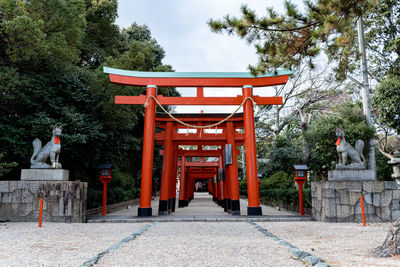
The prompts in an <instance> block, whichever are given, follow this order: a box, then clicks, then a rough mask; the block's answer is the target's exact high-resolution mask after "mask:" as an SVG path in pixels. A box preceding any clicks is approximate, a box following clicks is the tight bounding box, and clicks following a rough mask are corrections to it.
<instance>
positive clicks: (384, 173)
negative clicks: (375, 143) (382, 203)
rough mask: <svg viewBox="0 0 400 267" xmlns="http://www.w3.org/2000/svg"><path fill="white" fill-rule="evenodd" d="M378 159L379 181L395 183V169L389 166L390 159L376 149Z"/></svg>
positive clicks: (377, 171) (377, 172) (377, 173)
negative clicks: (393, 174) (393, 175)
mask: <svg viewBox="0 0 400 267" xmlns="http://www.w3.org/2000/svg"><path fill="white" fill-rule="evenodd" d="M375 157H376V175H377V177H376V178H377V180H378V181H394V178H393V177H392V173H393V168H392V166H390V165H389V164H388V158H387V157H385V156H384V155H382V153H381V152H380V151H379V150H378V149H375Z"/></svg>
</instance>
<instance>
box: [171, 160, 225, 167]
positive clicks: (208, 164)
mask: <svg viewBox="0 0 400 267" xmlns="http://www.w3.org/2000/svg"><path fill="white" fill-rule="evenodd" d="M178 166H181V162H180V161H179V162H178ZM185 166H186V167H219V163H218V161H217V162H187V161H186V163H185Z"/></svg>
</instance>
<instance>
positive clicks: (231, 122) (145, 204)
mask: <svg viewBox="0 0 400 267" xmlns="http://www.w3.org/2000/svg"><path fill="white" fill-rule="evenodd" d="M104 72H105V73H108V74H109V77H110V81H111V82H113V83H117V84H123V85H129V86H144V87H146V88H147V91H146V95H139V96H115V103H116V104H126V105H140V104H141V105H143V104H144V105H145V118H144V133H143V149H142V150H143V153H142V177H141V185H140V204H139V208H138V216H152V207H151V197H152V182H153V158H154V145H155V142H157V143H158V144H160V145H162V146H163V147H164V149H163V150H162V152H161V153H162V156H163V166H162V176H161V189H160V200H159V211H158V214H159V215H166V214H169V213H170V212H174V211H175V206H176V197H178V198H179V202H178V207H185V206H187V205H188V203H189V202H190V200H191V199H192V198H193V196H194V182H195V181H196V179H197V180H198V179H207V181H208V182H207V183H208V190H209V193H211V194H212V196H213V200H214V201H215V202H217V203H218V204H219V205H221V206H222V207H223V208H224V210H225V211H227V212H229V213H231V214H232V215H240V203H239V180H238V166H237V156H238V149H237V146H240V145H242V144H244V147H245V159H246V177H247V194H248V205H247V215H262V210H261V206H260V199H259V188H258V171H257V152H256V138H255V125H254V123H255V121H254V105H256V104H257V105H280V104H282V97H279V96H274V97H261V96H257V95H253V87H266V86H273V85H281V84H285V83H286V82H287V80H288V78H289V75H290V74H292V72H291V71H288V70H278V71H276V72H274V73H267V74H264V75H261V76H257V77H254V76H253V75H251V74H250V73H246V72H234V73H232V72H212V73H211V72H138V71H128V70H120V69H113V68H107V67H104ZM158 87H191V88H193V87H195V88H197V94H196V96H195V97H164V96H163V95H157V89H158ZM205 87H208V88H218V87H231V88H234V87H239V88H242V95H238V96H236V97H205V96H204V93H203V90H204V88H205ZM227 90H229V89H227ZM157 105H159V106H161V105H174V106H179V105H201V106H207V105H236V106H243V113H236V114H234V115H233V116H229V115H230V114H206V113H199V114H169V115H167V114H160V113H156V106H157ZM156 125H157V127H158V128H160V129H162V131H161V133H155V128H156ZM239 129H241V130H239ZM238 130H239V131H238ZM184 146H197V149H196V150H184V149H182V148H183V147H184ZM203 146H219V147H220V148H219V149H217V150H208V149H204V148H203ZM193 157H199V158H200V161H199V162H193V161H191V160H190V159H191V158H193ZM205 158H214V159H215V160H214V161H209V160H205ZM178 179H179V183H180V188H179V189H180V190H179V196H176V184H177V181H178Z"/></svg>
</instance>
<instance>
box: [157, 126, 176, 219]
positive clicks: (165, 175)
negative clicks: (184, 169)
mask: <svg viewBox="0 0 400 267" xmlns="http://www.w3.org/2000/svg"><path fill="white" fill-rule="evenodd" d="M173 126H174V124H173V123H172V122H167V127H166V132H165V134H166V137H167V138H166V139H167V140H166V141H165V144H164V156H163V167H164V168H163V170H162V175H161V190H160V201H159V205H158V215H167V214H168V199H169V194H168V192H169V187H170V184H169V183H171V182H172V181H171V175H172V168H173V166H172V165H173V159H172V136H173Z"/></svg>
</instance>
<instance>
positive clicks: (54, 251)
mask: <svg viewBox="0 0 400 267" xmlns="http://www.w3.org/2000/svg"><path fill="white" fill-rule="evenodd" d="M144 225H146V224H141V223H137V224H66V223H46V222H44V223H43V225H42V228H38V225H37V223H0V248H1V249H0V266H7V267H9V266H80V265H81V264H82V263H84V262H85V261H87V260H89V259H90V258H92V257H93V256H95V255H97V254H98V253H99V252H101V251H103V250H104V249H106V248H108V247H109V246H111V245H113V244H115V243H117V242H119V241H120V240H121V239H123V238H124V237H126V236H129V235H130V234H132V233H133V232H135V231H137V230H139V229H140V228H142V227H143V226H144Z"/></svg>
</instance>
